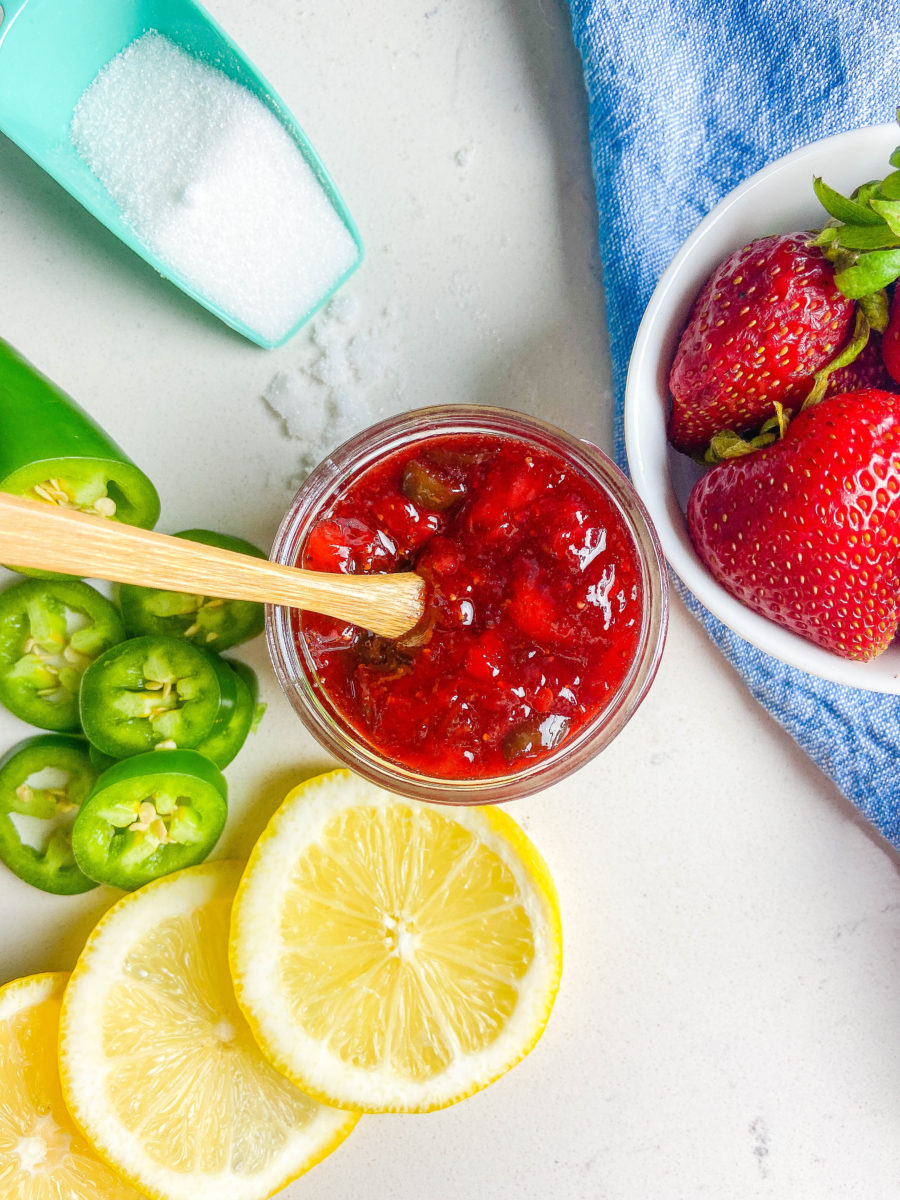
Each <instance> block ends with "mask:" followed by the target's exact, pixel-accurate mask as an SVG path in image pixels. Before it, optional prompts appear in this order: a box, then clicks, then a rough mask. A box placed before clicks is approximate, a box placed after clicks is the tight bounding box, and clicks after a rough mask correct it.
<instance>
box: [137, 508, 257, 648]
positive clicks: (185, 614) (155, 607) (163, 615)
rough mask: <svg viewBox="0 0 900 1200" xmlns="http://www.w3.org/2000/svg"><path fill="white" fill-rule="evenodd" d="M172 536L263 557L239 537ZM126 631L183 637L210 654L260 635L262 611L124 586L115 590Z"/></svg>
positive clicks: (204, 532)
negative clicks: (203, 647)
mask: <svg viewBox="0 0 900 1200" xmlns="http://www.w3.org/2000/svg"><path fill="white" fill-rule="evenodd" d="M175 537H180V538H185V539H186V540H187V541H190V542H201V543H202V544H203V545H205V546H218V547H219V548H220V549H222V550H234V551H236V552H237V553H238V554H250V555H252V556H253V557H254V558H265V557H266V556H265V554H263V552H262V550H260V549H259V548H258V547H257V546H254V545H253V544H252V543H251V542H245V541H244V539H243V538H238V537H230V536H229V535H228V534H226V533H213V532H212V531H211V530H209V529H185V530H184V531H183V532H182V533H176V534H175ZM118 601H119V607H120V608H121V609H122V616H123V618H124V620H125V628H126V629H127V630H128V632H129V633H130V634H132V635H134V634H156V633H162V634H166V635H167V636H168V637H181V638H186V639H187V640H188V641H189V642H194V643H196V645H198V646H205V647H206V648H207V649H208V650H217V651H220V650H228V649H229V648H230V647H231V646H236V645H238V643H239V642H246V641H248V640H249V639H250V638H253V637H256V636H257V634H260V633H262V631H263V626H264V624H265V609H264V607H263V605H262V604H256V603H254V602H253V601H251V600H221V599H217V598H215V597H209V596H194V595H192V594H191V593H189V592H164V591H160V590H159V589H158V588H143V587H136V586H135V585H134V584H130V583H123V584H120V586H119V588H118Z"/></svg>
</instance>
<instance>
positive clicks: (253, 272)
mask: <svg viewBox="0 0 900 1200" xmlns="http://www.w3.org/2000/svg"><path fill="white" fill-rule="evenodd" d="M70 133H71V138H72V141H73V143H74V145H75V147H76V149H77V150H78V153H79V154H80V155H81V157H82V158H83V159H84V160H85V161H86V162H87V164H88V166H89V167H90V168H91V170H92V171H93V172H94V174H95V175H96V176H97V178H98V179H99V180H100V182H101V183H102V184H103V186H104V187H105V188H106V190H107V191H108V192H109V193H110V195H111V196H112V198H113V199H114V200H115V202H116V204H117V205H118V207H119V209H120V210H121V212H122V215H123V216H124V218H125V220H126V221H127V222H128V224H129V225H131V227H132V228H133V229H134V232H135V233H136V234H137V236H138V237H139V238H140V240H141V241H142V242H144V244H145V245H146V246H147V247H148V248H149V249H150V250H151V251H152V252H153V253H154V254H155V255H156V256H157V257H158V258H159V259H160V260H161V261H162V262H163V263H165V264H166V265H168V266H169V267H170V268H172V269H174V270H175V271H176V272H177V273H178V274H179V275H181V276H182V278H183V279H184V280H186V281H187V283H188V284H189V285H191V286H192V287H194V288H195V289H196V290H197V291H198V292H201V293H202V294H203V295H204V296H205V297H206V298H207V299H208V300H210V301H212V302H213V303H214V304H216V305H218V306H219V307H220V308H222V309H223V310H224V311H225V312H227V313H228V314H229V315H230V316H232V317H233V318H235V319H237V320H239V321H242V322H244V323H245V324H246V325H248V326H249V327H250V328H252V329H254V330H255V331H256V332H257V333H259V334H261V335H262V337H263V338H265V339H267V340H269V341H277V340H278V339H280V338H282V337H283V336H284V335H285V334H286V333H287V332H288V331H289V330H290V329H291V328H292V326H294V325H295V324H296V323H297V322H298V321H299V320H300V319H301V317H303V315H304V314H305V313H306V312H308V311H309V309H311V308H312V307H313V306H314V305H315V304H316V303H317V302H318V301H319V300H321V298H322V296H323V295H325V293H326V292H328V291H329V290H330V288H331V287H333V285H334V284H335V283H336V282H337V281H338V279H339V278H340V277H341V276H342V275H343V274H344V272H345V271H347V270H348V269H349V268H350V267H351V266H352V265H353V263H354V262H355V259H356V255H357V250H356V245H355V243H354V241H353V238H352V237H351V235H350V233H349V232H348V230H347V228H346V226H345V225H344V223H343V221H342V220H341V219H340V217H339V216H338V214H337V213H336V212H335V210H334V208H333V207H332V205H331V202H330V201H329V199H328V196H327V195H326V193H325V192H324V190H323V189H322V187H321V185H320V183H319V181H318V179H317V177H316V175H315V173H314V172H313V170H312V168H311V167H310V166H309V165H308V163H307V162H306V160H305V159H304V157H303V155H302V154H301V153H300V151H299V150H298V148H297V145H296V143H295V142H294V140H293V138H292V137H291V136H290V134H289V133H288V132H287V131H286V130H285V128H284V127H283V126H282V124H281V122H280V121H279V120H278V119H277V117H275V115H274V114H273V113H272V112H270V110H269V109H268V108H266V106H265V105H264V104H263V103H262V102H261V101H260V100H258V99H257V98H256V97H255V96H253V95H252V94H251V93H250V92H249V91H247V89H246V88H244V87H241V86H240V85H239V84H237V83H235V82H234V81H233V80H231V79H228V78H227V77H226V76H225V75H223V74H222V72H221V71H218V70H216V69H214V68H213V67H210V66H208V65H207V64H206V63H203V62H201V61H200V60H199V59H197V58H194V57H193V56H192V55H190V54H188V53H186V52H185V51H184V50H182V49H180V48H179V47H178V46H176V45H175V43H174V42H171V41H169V39H168V38H165V37H163V36H162V35H161V34H159V33H156V32H150V33H146V34H144V36H143V37H141V38H139V39H138V40H137V41H136V42H134V43H132V45H131V46H129V47H128V48H127V49H126V50H124V51H123V52H122V53H121V54H119V55H117V56H116V57H115V58H114V59H112V61H111V62H109V63H107V64H106V66H105V67H104V68H103V69H102V70H101V71H100V73H99V74H98V75H97V77H96V78H95V79H94V81H93V83H92V84H91V85H90V86H89V87H88V89H87V90H86V91H85V93H84V94H83V95H82V97H81V99H80V100H79V102H78V104H77V106H76V108H75V112H74V115H73V118H72V125H71V130H70Z"/></svg>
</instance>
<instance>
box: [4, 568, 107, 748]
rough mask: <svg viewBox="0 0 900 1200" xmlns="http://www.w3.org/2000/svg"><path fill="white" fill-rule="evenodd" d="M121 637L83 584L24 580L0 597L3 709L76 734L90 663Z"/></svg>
mask: <svg viewBox="0 0 900 1200" xmlns="http://www.w3.org/2000/svg"><path fill="white" fill-rule="evenodd" d="M124 637H125V629H124V627H123V625H122V618H121V617H120V616H119V614H118V612H117V611H116V609H115V607H114V606H113V605H112V604H111V603H110V601H109V600H107V599H106V597H105V596H101V595H100V593H99V592H98V591H96V590H95V589H94V588H92V587H90V586H89V585H88V584H86V583H82V582H81V580H80V579H60V580H44V579H26V580H23V582H22V583H17V584H14V585H13V586H12V587H10V588H7V589H6V591H4V592H0V702H2V703H3V704H4V705H5V706H6V707H7V708H8V709H9V711H10V712H11V713H13V714H14V715H15V716H17V717H21V719H22V720H23V721H27V722H28V723H29V724H30V725H39V726H41V728H43V729H56V730H73V729H77V728H78V691H79V686H80V684H81V677H82V675H83V673H84V671H85V670H86V669H87V668H88V667H89V666H90V665H91V663H92V662H93V661H94V660H95V659H96V658H97V656H98V655H100V654H102V653H103V652H104V651H105V650H108V649H109V648H110V647H111V646H115V645H116V644H117V643H119V642H121V641H122V639H123V638H124Z"/></svg>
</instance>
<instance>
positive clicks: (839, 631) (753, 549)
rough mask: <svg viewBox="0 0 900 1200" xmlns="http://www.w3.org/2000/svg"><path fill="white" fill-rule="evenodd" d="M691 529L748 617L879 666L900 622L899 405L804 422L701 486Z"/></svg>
mask: <svg viewBox="0 0 900 1200" xmlns="http://www.w3.org/2000/svg"><path fill="white" fill-rule="evenodd" d="M688 528H689V530H690V534H691V540H692V541H693V543H694V547H695V548H696V550H697V553H698V554H699V555H700V557H701V559H702V560H703V562H704V563H705V564H706V566H707V567H708V568H709V570H710V571H711V573H712V574H713V576H714V577H715V578H716V579H717V580H718V582H719V583H721V584H722V586H723V587H724V588H726V589H727V590H728V591H729V592H731V594H732V595H733V596H735V597H736V598H737V599H738V600H740V601H741V603H743V604H746V605H747V607H748V608H752V609H754V610H755V611H756V612H759V613H762V614H763V616H766V617H769V618H770V619H771V620H773V621H776V622H777V623H778V624H779V625H783V626H785V627H786V628H787V629H790V630H793V632H795V633H798V634H800V635H801V636H802V637H805V638H808V639H809V640H810V641H812V642H815V643H817V644H818V645H820V646H824V647H825V649H827V650H831V651H833V652H834V653H836V654H840V655H842V656H843V657H845V658H856V659H868V658H873V657H874V656H875V655H876V654H880V653H881V651H882V650H884V649H885V647H886V646H887V645H888V643H889V642H890V641H891V639H892V638H893V637H894V635H895V633H896V631H897V624H898V620H900V554H898V549H897V547H898V537H900V396H896V395H893V394H891V393H889V392H883V391H878V390H875V389H870V390H867V391H860V392H851V393H845V394H844V395H840V396H829V397H828V398H827V399H825V400H822V401H821V402H820V403H819V404H817V405H815V406H813V407H811V408H809V409H806V410H805V411H804V412H801V413H800V414H799V416H797V417H795V419H794V420H793V421H792V422H791V424H790V425H789V426H788V429H787V432H786V433H785V435H784V437H783V438H782V439H781V441H779V442H776V443H775V444H774V445H772V446H768V447H766V448H765V449H762V450H756V451H754V452H753V453H751V454H748V455H746V456H745V457H742V458H735V459H730V460H729V461H727V462H723V463H720V464H719V465H718V466H716V467H713V468H712V470H711V471H708V472H707V474H706V475H704V476H703V477H702V478H701V479H700V480H698V482H697V483H696V484H695V486H694V489H693V491H692V492H691V496H690V500H689V502H688Z"/></svg>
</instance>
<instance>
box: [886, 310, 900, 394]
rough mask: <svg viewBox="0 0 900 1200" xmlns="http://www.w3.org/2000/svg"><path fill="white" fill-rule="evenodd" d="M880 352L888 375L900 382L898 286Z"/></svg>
mask: <svg viewBox="0 0 900 1200" xmlns="http://www.w3.org/2000/svg"><path fill="white" fill-rule="evenodd" d="M881 354H882V357H883V358H884V365H885V367H886V368H887V371H888V374H889V375H890V377H891V378H892V379H893V380H895V381H896V382H897V383H900V287H898V288H897V289H896V291H895V292H894V299H893V301H892V303H891V315H890V318H889V320H888V327H887V329H886V330H885V331H884V338H883V339H882V343H881Z"/></svg>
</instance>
